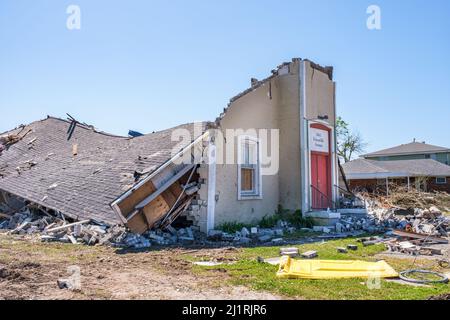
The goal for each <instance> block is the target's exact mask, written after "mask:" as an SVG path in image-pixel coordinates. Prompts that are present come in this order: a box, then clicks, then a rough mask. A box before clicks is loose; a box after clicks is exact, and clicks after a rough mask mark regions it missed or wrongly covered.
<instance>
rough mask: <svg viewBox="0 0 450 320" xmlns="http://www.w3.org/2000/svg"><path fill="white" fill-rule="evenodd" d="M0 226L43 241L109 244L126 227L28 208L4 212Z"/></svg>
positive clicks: (0, 228) (15, 233)
mask: <svg viewBox="0 0 450 320" xmlns="http://www.w3.org/2000/svg"><path fill="white" fill-rule="evenodd" d="M0 230H6V231H7V232H8V233H9V234H13V235H30V236H36V237H38V238H40V239H41V240H42V241H49V242H50V241H58V242H65V243H73V244H87V245H94V244H106V243H110V242H114V241H115V240H116V239H120V236H121V235H122V234H123V233H125V228H123V227H119V226H114V227H109V226H107V225H102V224H97V223H94V222H91V221H89V220H84V221H78V222H74V223H69V222H68V221H66V220H65V218H64V217H63V216H61V218H58V217H54V216H52V215H50V214H44V213H36V212H34V210H30V209H29V208H26V209H25V210H22V211H20V212H17V213H14V214H12V215H9V217H7V215H6V214H1V215H0Z"/></svg>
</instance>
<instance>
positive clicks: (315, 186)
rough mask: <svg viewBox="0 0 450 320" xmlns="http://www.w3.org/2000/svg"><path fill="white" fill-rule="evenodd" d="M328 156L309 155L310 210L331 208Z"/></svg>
mask: <svg viewBox="0 0 450 320" xmlns="http://www.w3.org/2000/svg"><path fill="white" fill-rule="evenodd" d="M329 163H330V158H329V156H328V155H324V154H320V153H311V185H312V187H311V189H312V190H311V192H312V208H313V209H327V208H331V177H330V168H329Z"/></svg>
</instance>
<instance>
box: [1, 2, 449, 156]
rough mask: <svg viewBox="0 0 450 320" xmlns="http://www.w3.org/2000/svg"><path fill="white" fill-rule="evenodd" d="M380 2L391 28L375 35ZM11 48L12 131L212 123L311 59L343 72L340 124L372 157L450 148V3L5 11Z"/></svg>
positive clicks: (119, 130) (130, 5)
mask: <svg viewBox="0 0 450 320" xmlns="http://www.w3.org/2000/svg"><path fill="white" fill-rule="evenodd" d="M71 4H75V5H78V6H79V7H80V9H81V29H80V30H72V31H71V30H68V29H67V28H66V19H67V17H68V15H67V14H66V8H67V7H68V6H69V5H71ZM371 4H376V5H378V6H380V8H381V23H382V29H381V30H368V29H367V27H366V19H367V17H368V15H367V13H366V9H367V7H368V6H369V5H371ZM0 43H1V46H0V132H3V131H6V130H8V129H11V128H12V127H15V126H17V125H19V124H21V123H28V122H31V121H34V120H36V119H42V118H45V117H46V115H47V114H50V115H54V116H59V117H65V113H66V112H68V113H70V114H72V115H73V116H75V117H76V118H78V119H80V120H82V121H84V122H86V123H90V124H93V125H95V126H96V127H97V128H99V129H101V130H103V131H108V132H112V133H116V134H121V135H126V134H127V132H128V129H134V130H138V131H142V132H146V133H147V132H151V131H154V130H160V129H164V128H167V127H171V126H174V125H177V124H180V123H185V122H190V121H196V120H213V119H215V117H216V116H217V115H218V114H219V113H220V112H221V111H222V109H223V108H224V107H225V106H226V105H227V102H228V100H229V98H230V97H232V96H234V95H235V94H237V93H238V92H240V91H242V90H244V89H246V88H247V87H248V86H249V84H250V78H251V77H256V78H263V77H265V76H267V75H269V74H270V70H271V69H273V68H274V67H275V66H277V65H278V64H280V63H281V62H283V61H290V60H291V58H292V57H300V58H308V59H311V60H313V61H315V62H317V63H319V64H322V65H333V66H334V67H335V80H336V82H337V108H338V114H340V115H341V116H342V117H344V119H345V120H347V122H349V123H350V124H351V127H352V128H354V129H355V130H358V131H359V132H360V133H361V134H362V135H363V137H364V138H365V139H366V140H367V142H368V143H369V146H368V148H367V151H373V150H377V149H380V148H385V147H390V146H393V145H396V144H401V143H406V142H410V141H412V139H413V138H417V139H419V140H421V141H426V142H427V143H432V144H436V145H442V146H447V147H450V130H449V124H450V61H449V58H450V1H447V0H441V1H440V0H434V1H419V0H396V1H378V0H370V1H365V0H352V1H345V0H341V1H337V0H336V1H332V0H328V1H327V0H323V1H317V0H316V1H300V0H298V1H265V0H246V1H242V0H226V1H225V0H222V1H211V0H210V1H206V0H205V1H196V0H191V1H181V0H180V1H178V0H177V1H173V0H170V1H167V0H165V1H162V0H161V1H150V0H148V1H137V0H130V1H112V0H108V1H102V0H95V1H92V0H70V1H62V0H60V1H55V0H35V1H27V0H0Z"/></svg>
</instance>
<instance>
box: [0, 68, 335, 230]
mask: <svg viewBox="0 0 450 320" xmlns="http://www.w3.org/2000/svg"><path fill="white" fill-rule="evenodd" d="M335 118H336V108H335V83H334V81H333V69H332V68H331V67H321V66H319V65H317V64H315V63H313V62H311V61H309V60H303V59H293V60H292V61H291V62H287V63H284V64H282V65H280V66H279V67H278V68H277V69H276V70H273V71H272V75H271V76H270V77H268V78H266V79H263V80H256V79H252V80H251V87H250V88H249V89H247V90H245V91H244V92H242V93H240V94H239V95H237V96H235V97H234V98H232V99H231V100H230V103H229V105H228V107H227V108H225V109H224V112H223V113H222V114H221V115H220V116H219V117H218V118H217V119H216V120H215V121H212V122H204V123H196V124H185V125H181V126H178V127H175V128H171V129H167V130H163V131H160V132H154V133H151V134H146V135H135V136H133V137H120V136H114V135H110V134H107V133H103V132H99V131H97V130H95V129H94V128H93V127H92V126H89V125H86V124H84V123H80V122H78V121H76V120H75V119H73V118H69V119H68V120H62V119H57V118H53V117H48V118H47V119H44V120H41V121H36V122H33V123H31V124H29V125H25V126H20V127H19V128H16V129H14V130H11V131H9V132H6V133H4V134H1V135H0V202H1V203H2V205H3V206H5V207H6V208H7V209H8V208H9V209H10V210H12V211H13V210H14V209H15V210H17V209H18V207H20V206H21V205H23V204H26V205H33V206H34V207H36V208H38V209H39V210H42V211H44V212H46V213H50V214H54V215H63V216H66V217H69V218H71V219H73V220H85V219H89V220H91V221H97V222H99V223H102V224H108V225H116V224H121V225H126V226H127V227H128V228H129V229H130V230H131V231H133V232H135V233H143V232H145V231H147V230H149V229H154V228H162V229H164V228H167V227H169V226H170V225H171V224H173V223H180V224H183V225H192V226H194V227H196V228H198V229H199V230H200V231H202V232H208V231H209V230H212V229H214V228H215V227H217V226H218V225H220V224H223V223H225V222H242V223H254V222H256V221H259V220H260V219H261V218H263V217H264V216H266V215H270V214H272V213H274V212H275V211H276V209H277V207H278V206H279V205H282V206H283V207H284V208H287V209H291V210H297V209H301V210H302V213H303V215H305V216H306V215H308V216H312V217H316V216H317V217H320V218H324V217H325V218H327V217H328V216H327V215H330V217H329V218H331V215H333V214H335V213H334V212H330V211H329V210H327V209H329V208H335V206H336V203H337V198H338V192H339V190H338V187H336V186H337V185H338V183H337V181H338V171H337V158H336V139H335V128H334V126H335ZM230 130H231V131H233V132H234V133H235V134H234V135H233V136H232V137H231V138H230V136H229V135H228V131H230ZM179 132H188V133H189V135H188V136H189V138H181V137H180V135H179ZM236 132H237V134H236ZM261 132H263V133H264V134H265V133H266V132H270V135H271V136H270V137H268V140H270V141H272V142H273V141H275V143H273V144H272V143H271V144H270V147H269V150H266V149H267V146H266V145H264V144H263V141H264V137H262V136H261ZM265 154H270V157H269V158H270V161H269V162H270V163H267V161H266V160H267V159H265V157H264V155H265ZM226 159H232V161H227V160H226ZM186 160H188V161H186ZM267 167H272V168H275V169H276V170H272V171H271V170H268V169H267ZM333 217H334V216H333Z"/></svg>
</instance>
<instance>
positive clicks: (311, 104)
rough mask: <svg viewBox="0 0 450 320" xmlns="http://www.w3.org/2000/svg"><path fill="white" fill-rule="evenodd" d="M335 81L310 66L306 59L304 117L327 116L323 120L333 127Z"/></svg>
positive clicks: (316, 117)
mask: <svg viewBox="0 0 450 320" xmlns="http://www.w3.org/2000/svg"><path fill="white" fill-rule="evenodd" d="M334 91H335V83H334V82H333V81H332V80H330V79H329V77H328V75H327V74H326V73H324V72H322V71H319V70H317V69H314V68H313V67H311V63H310V62H309V61H306V97H307V99H306V118H308V119H309V120H311V119H318V118H319V117H323V116H328V120H324V121H325V122H327V123H328V124H329V125H331V126H333V127H334V123H335V121H336V119H335V117H336V115H335V101H334V99H335V95H334Z"/></svg>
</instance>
